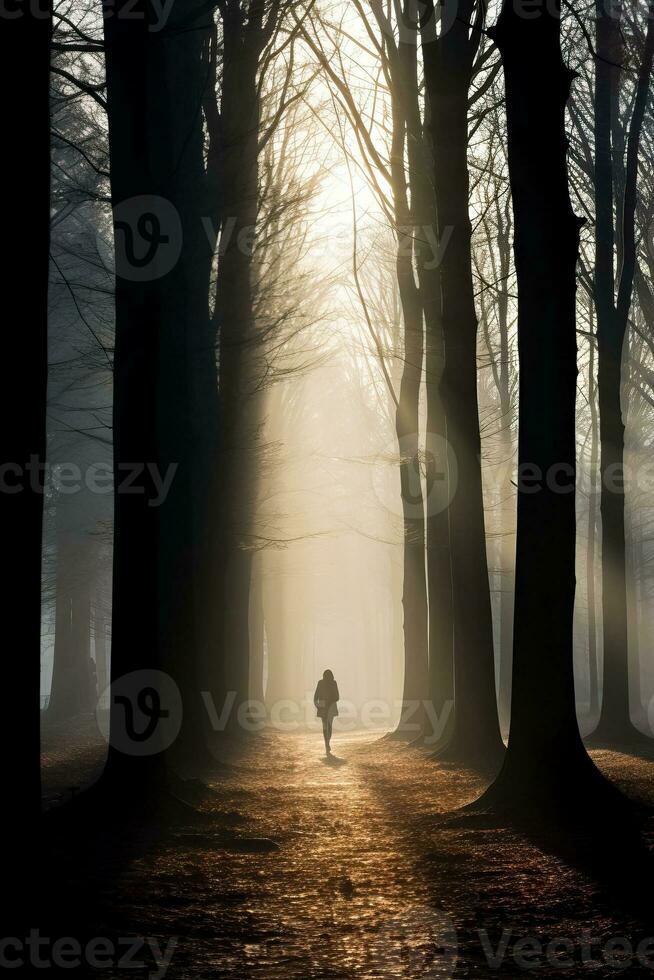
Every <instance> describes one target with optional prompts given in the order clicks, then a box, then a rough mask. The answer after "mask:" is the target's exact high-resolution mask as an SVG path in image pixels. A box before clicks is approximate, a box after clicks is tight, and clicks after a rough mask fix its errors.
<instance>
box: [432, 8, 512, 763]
mask: <svg viewBox="0 0 654 980" xmlns="http://www.w3.org/2000/svg"><path fill="white" fill-rule="evenodd" d="M427 6H428V10H427V17H428V20H429V13H430V11H431V14H432V16H433V5H431V4H428V5H427ZM447 7H448V4H447V3H446V4H445V6H444V8H443V11H444V17H445V18H446V19H447V20H448V23H449V22H450V21H451V23H449V29H447V30H443V31H441V33H440V35H439V36H438V37H437V38H436V37H430V36H428V33H429V29H427V30H426V31H425V32H423V55H424V65H425V83H426V89H427V95H428V98H429V106H430V123H429V125H430V130H431V136H432V144H433V151H434V189H435V195H436V213H437V220H438V233H439V239H440V240H441V242H443V241H445V240H446V239H445V236H446V235H449V236H450V237H449V239H448V240H447V247H446V248H445V249H444V250H443V255H442V262H441V268H440V279H441V316H442V330H443V338H444V353H445V364H444V368H443V371H442V374H441V381H440V395H441V399H442V403H443V406H444V410H445V417H446V419H447V438H448V441H449V443H450V446H451V449H452V451H453V453H454V456H455V458H456V464H457V485H456V489H454V488H452V501H451V504H450V509H449V529H450V547H451V567H452V595H453V621H454V697H455V704H454V726H453V730H452V733H451V738H450V740H449V741H448V743H447V745H446V747H445V748H444V750H443V751H444V753H445V754H446V755H447V757H449V758H452V759H456V760H457V761H460V762H465V763H472V764H477V763H481V764H490V765H493V764H495V763H497V762H498V761H499V760H500V759H501V757H502V754H503V752H504V744H503V742H502V738H501V735H500V728H499V722H498V716H497V702H496V695H495V690H496V686H495V663H494V648H493V624H492V615H491V599H490V584H489V578H488V561H487V555H486V535H485V527H484V506H483V495H482V482H481V440H480V434H479V413H478V402H477V314H476V310H475V301H474V287H473V280H472V262H471V235H472V226H471V223H470V218H469V214H468V208H469V192H470V184H469V175H468V159H467V153H468V96H469V90H470V82H471V74H472V65H473V58H474V51H475V50H476V43H477V41H476V37H475V39H474V40H473V41H472V42H471V40H470V38H469V27H468V24H469V23H470V21H471V20H472V17H473V12H474V3H472V2H470V0H466V3H464V5H463V7H461V5H460V4H459V5H458V6H457V11H456V13H457V16H456V17H453V18H448V17H447V9H446V8H447Z"/></svg>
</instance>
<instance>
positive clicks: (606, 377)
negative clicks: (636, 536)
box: [592, 0, 654, 746]
mask: <svg viewBox="0 0 654 980" xmlns="http://www.w3.org/2000/svg"><path fill="white" fill-rule="evenodd" d="M653 10H654V7H653V5H652V4H650V5H649V8H648V21H647V31H646V39H645V46H644V50H643V54H642V58H641V64H640V69H639V74H638V84H637V89H636V98H635V100H634V108H633V113H632V118H631V123H630V127H629V134H628V137H627V158H626V165H625V171H624V175H623V178H622V180H621V184H622V183H623V187H624V191H623V194H622V200H621V201H620V202H619V204H621V207H620V206H619V207H618V208H617V211H618V216H619V218H621V224H620V226H619V227H618V229H617V232H616V229H615V226H614V206H613V200H614V193H613V152H612V131H613V126H612V120H613V116H614V113H615V105H616V104H617V99H618V96H619V80H620V79H619V68H618V67H617V64H618V63H619V52H620V25H619V21H618V19H617V18H615V17H613V16H612V14H611V13H610V12H609V11H607V10H606V9H605V8H604V5H603V4H602V3H601V2H599V0H598V4H597V20H596V25H597V27H596V43H597V58H596V59H595V65H596V68H595V105H594V123H595V175H594V176H595V210H596V232H595V278H594V291H595V304H596V310H597V349H598V394H599V413H600V472H601V479H602V485H601V498H600V511H601V515H602V632H603V647H604V661H603V662H604V669H603V683H602V710H601V714H600V720H599V725H598V727H597V729H596V731H595V732H594V733H593V735H592V742H593V743H594V744H602V745H614V746H625V745H631V744H637V743H639V742H641V741H643V738H644V737H643V736H642V734H641V733H640V732H639V731H638V730H637V729H636V728H635V726H634V725H633V723H632V721H631V715H630V704H629V700H630V699H629V640H628V602H627V567H626V536H625V494H624V449H625V426H624V418H623V408H622V361H623V352H624V345H625V338H626V336H627V327H628V320H629V309H630V305H631V296H632V292H633V282H634V275H635V266H636V245H635V210H636V194H637V187H636V185H637V179H638V152H639V146H640V134H641V130H642V125H643V118H644V114H645V108H646V105H647V99H648V92H649V83H650V75H651V70H652V59H653V54H654V29H653ZM616 239H617V240H618V242H619V245H620V255H621V266H620V269H619V279H618V289H617V298H616V296H615V275H614V271H613V269H614V251H615V243H616Z"/></svg>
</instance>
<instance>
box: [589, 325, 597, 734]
mask: <svg viewBox="0 0 654 980" xmlns="http://www.w3.org/2000/svg"><path fill="white" fill-rule="evenodd" d="M595 343H596V341H595V338H594V337H591V339H590V353H589V358H588V402H589V404H590V426H591V431H590V464H589V465H590V481H589V491H588V492H589V500H588V544H587V546H586V583H587V589H586V591H587V596H588V683H589V706H588V713H589V715H590V716H591V717H593V718H594V717H595V716H596V715H597V713H598V711H599V705H600V701H599V661H598V658H597V598H596V591H597V590H596V567H595V566H596V558H595V551H596V538H597V464H598V461H599V441H598V420H597V394H596V393H597V383H596V378H595Z"/></svg>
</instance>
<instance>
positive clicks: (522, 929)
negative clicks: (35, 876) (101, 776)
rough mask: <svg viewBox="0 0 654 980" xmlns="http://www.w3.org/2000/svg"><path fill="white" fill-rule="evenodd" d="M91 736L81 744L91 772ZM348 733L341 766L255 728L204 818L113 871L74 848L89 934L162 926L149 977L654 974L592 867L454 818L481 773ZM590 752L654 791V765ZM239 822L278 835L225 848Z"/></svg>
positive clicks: (618, 775) (315, 747)
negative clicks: (261, 843) (227, 831)
mask: <svg viewBox="0 0 654 980" xmlns="http://www.w3.org/2000/svg"><path fill="white" fill-rule="evenodd" d="M87 735H88V733H87ZM89 738H91V736H88V737H85V738H83V739H81V740H80V744H79V748H78V750H77V752H76V753H72V755H73V756H76V761H74V759H69V762H70V764H71V765H72V767H73V771H74V776H75V781H76V784H79V783H80V782H84V773H85V766H88V763H89V759H90V758H91V756H92V754H93V752H92V746H90V744H89ZM49 740H50V743H51V744H50V745H49V746H46V749H45V759H46V764H45V777H46V778H45V783H46V787H48V786H50V788H52V787H53V786H56V787H57V788H58V789H60V790H65V788H66V785H72V783H71V780H70V779H68V780H67V779H66V778H64V774H65V772H66V770H65V767H64V769H63V770H62V765H63V764H64V763H63V761H62V760H63V755H64V754H65V753H63V747H62V745H63V743H62V742H61V740H60V742H59V743H57V737H56V734H55V735H53V736H51V737H50V739H49ZM91 741H93V739H92V738H91ZM333 748H334V751H335V752H336V754H337V758H335V759H334V760H333V761H332V762H331V763H328V762H327V760H326V759H325V758H324V754H323V751H322V744H321V737H320V735H319V734H318V733H306V732H304V733H296V734H286V735H273V734H265V735H260V736H257V737H254V738H252V740H251V743H249V744H248V745H247V748H246V749H241V750H240V752H239V753H238V754H234V755H232V756H231V757H230V758H229V759H228V760H226V762H227V764H226V766H225V767H224V768H223V769H222V770H221V771H220V773H219V775H217V776H216V777H215V779H214V780H213V781H212V783H211V785H212V787H213V789H214V790H215V793H213V794H210V796H209V797H208V798H207V799H206V800H205V802H204V803H203V804H202V809H203V810H204V811H205V812H206V822H203V823H194V822H191V823H189V825H188V826H182V825H178V826H175V827H174V828H173V829H171V830H169V831H167V832H166V833H164V834H163V835H162V836H161V837H160V838H159V839H158V840H156V841H155V842H153V843H151V844H150V845H149V846H148V847H147V848H146V849H145V851H144V852H143V853H140V854H138V856H136V857H135V858H133V859H131V860H130V861H129V862H128V863H126V864H125V866H124V867H123V868H122V870H120V872H119V873H116V874H113V875H110V878H108V877H107V871H106V869H105V871H104V872H103V873H99V872H97V870H96V871H94V870H93V869H92V868H90V867H89V868H87V867H85V866H84V862H81V863H79V862H76V866H75V867H74V869H73V870H72V871H71V876H72V877H73V878H74V879H75V888H76V889H77V890H78V891H80V893H81V894H83V895H85V896H86V900H87V902H88V904H89V910H91V909H92V911H89V918H88V921H87V922H86V923H85V925H84V931H85V933H88V931H89V930H91V932H93V933H94V934H95V935H98V936H113V937H133V936H141V937H151V938H152V937H156V943H151V942H150V941H149V940H147V941H146V944H145V946H144V950H143V952H142V954H141V956H140V957H137V959H141V960H142V961H143V962H144V963H145V964H146V969H145V971H141V972H140V973H138V974H137V975H147V969H149V970H150V971H151V972H150V974H149V975H150V976H164V975H165V976H166V977H168V978H170V980H186V978H209V977H212V978H221V980H222V978H224V980H227V978H229V980H246V978H252V980H282V978H284V980H337V978H343V980H345V978H348V980H350V978H352V980H354V978H362V980H363V978H366V980H373V978H391V977H397V978H406V980H409V978H412V980H418V978H425V980H427V978H428V980H431V978H434V980H446V978H451V977H454V978H458V977H462V978H463V977H495V976H500V977H524V976H525V975H529V974H531V976H535V977H539V978H540V977H547V978H550V977H579V976H584V977H585V976H588V977H609V976H615V975H616V974H620V975H622V976H634V977H642V976H648V975H652V974H653V973H654V965H653V964H654V940H651V941H650V943H649V945H646V944H647V940H648V939H649V938H650V937H651V936H654V928H648V927H647V926H646V925H645V924H644V921H643V920H642V919H641V920H640V921H639V920H638V919H637V918H636V917H630V916H629V915H627V914H621V913H620V912H619V911H616V909H615V908H614V907H613V906H612V903H611V900H610V898H607V896H606V895H604V894H603V893H602V891H601V889H600V887H599V886H598V885H597V884H595V883H594V882H593V881H592V880H591V879H590V878H589V877H588V876H587V875H586V874H584V873H582V872H581V871H579V870H577V869H576V868H574V867H571V866H570V865H569V864H567V863H566V862H565V861H563V860H562V859H561V858H558V857H556V856H553V854H552V853H545V852H544V851H543V850H542V849H541V848H540V847H539V846H537V845H536V844H535V843H534V842H533V841H531V840H530V839H528V838H527V837H525V836H523V835H522V834H520V833H518V832H517V831H515V830H512V829H508V828H505V827H498V826H496V825H494V824H493V822H492V821H491V822H490V823H488V824H487V825H485V824H484V821H483V820H482V821H474V822H472V823H468V822H466V821H453V822H452V823H451V825H448V824H447V821H444V820H443V815H444V814H448V813H451V811H453V810H455V809H456V808H458V807H460V806H462V805H463V804H465V803H467V802H469V801H471V800H474V799H475V798H476V797H477V796H478V794H479V792H480V791H481V790H482V789H483V788H484V785H485V784H484V781H483V780H482V779H481V778H480V776H479V775H478V774H475V773H472V772H467V771H462V770H457V769H452V768H447V767H445V766H442V765H439V764H437V763H436V762H434V761H432V760H430V759H429V758H428V756H427V755H426V754H424V753H423V752H421V751H419V750H416V749H413V748H407V747H406V746H403V745H401V744H398V743H395V742H392V741H389V740H380V735H379V734H378V733H371V732H365V733H349V734H347V735H346V734H339V735H336V734H335V737H334V742H333ZM62 753H63V754H62ZM593 755H594V757H595V759H596V761H597V762H598V763H599V765H600V766H601V767H602V768H603V769H604V770H605V771H606V772H607V773H608V774H609V775H610V776H611V778H613V779H615V780H616V781H617V782H619V783H620V784H621V785H622V786H623V787H625V788H627V789H628V790H629V791H630V792H631V793H632V794H633V795H636V796H638V797H640V798H645V799H649V800H652V797H653V793H654V762H652V761H646V760H642V759H638V758H634V757H631V756H625V755H618V754H616V753H609V752H600V753H593ZM96 763H97V755H96ZM48 773H50V776H48ZM226 820H227V822H231V824H232V825H233V829H234V830H235V831H236V833H237V834H243V835H244V834H247V835H248V836H250V837H251V836H256V837H262V838H271V839H273V840H274V841H275V842H277V844H278V845H279V847H278V849H277V850H274V851H271V852H269V853H244V852H242V851H240V850H234V849H232V848H231V847H230V846H229V845H227V846H225V837H224V833H223V831H224V824H225V821H226ZM75 928H76V924H75V923H72V922H71V923H70V929H69V931H68V933H67V934H68V935H76V932H75ZM639 945H640V954H638V947H639ZM153 948H154V949H155V950H156V949H159V950H160V951H161V955H162V956H164V955H165V953H164V951H167V955H168V956H169V957H170V962H169V964H168V966H167V967H166V965H165V964H163V965H161V966H159V967H157V966H156V964H155V960H156V958H157V955H156V954H155V956H154V958H153V955H152V949H153ZM647 956H649V963H648V961H647ZM101 972H102V975H103V976H105V977H107V978H117V977H122V976H124V975H125V969H122V968H120V967H118V966H116V967H115V968H112V967H109V968H108V969H107V968H104V969H102V971H101ZM134 972H135V971H132V975H134Z"/></svg>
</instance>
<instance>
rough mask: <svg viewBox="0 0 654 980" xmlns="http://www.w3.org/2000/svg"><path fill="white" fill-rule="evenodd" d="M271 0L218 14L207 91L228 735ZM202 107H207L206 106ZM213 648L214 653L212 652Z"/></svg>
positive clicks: (244, 523)
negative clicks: (217, 64)
mask: <svg viewBox="0 0 654 980" xmlns="http://www.w3.org/2000/svg"><path fill="white" fill-rule="evenodd" d="M279 8H280V3H279V0H273V3H271V4H270V5H269V6H268V7H266V5H265V4H264V3H263V2H261V0H256V2H254V3H252V4H250V7H249V9H248V13H247V20H246V19H245V18H244V14H243V10H242V8H241V4H240V3H239V2H237V0H229V2H228V3H227V4H225V5H224V7H223V9H222V19H223V44H224V55H223V68H222V78H221V91H220V110H219V111H218V110H217V108H216V106H215V97H214V94H213V92H211V93H209V96H208V99H207V100H206V102H205V105H206V110H205V114H206V118H207V123H208V127H209V132H210V137H211V144H212V153H211V156H212V158H213V167H214V170H215V172H216V173H217V174H218V175H219V184H220V186H219V188H218V191H217V193H216V194H215V200H216V210H217V212H218V224H219V226H220V229H221V231H220V250H219V251H220V254H219V267H218V280H217V288H216V302H215V308H214V318H213V321H214V331H215V336H216V342H217V345H218V349H219V364H220V378H219V408H218V417H219V432H218V444H217V449H218V454H219V459H220V461H221V482H220V491H219V499H220V502H221V513H220V517H219V525H218V527H217V547H218V549H219V551H220V553H221V556H222V557H221V558H220V559H219V561H218V563H217V565H216V567H215V568H214V575H215V586H216V590H217V592H218V594H219V595H220V596H221V603H220V604H221V605H222V607H223V609H224V615H223V617H222V620H221V621H220V622H218V621H216V623H215V627H214V629H215V632H216V633H217V635H218V640H217V643H216V645H215V646H214V648H213V650H211V651H210V653H211V662H210V663H209V664H208V665H207V675H208V677H209V685H210V687H211V690H212V691H213V693H214V697H215V698H216V700H220V701H221V702H224V701H225V698H227V697H229V698H230V699H233V709H232V711H231V713H230V716H229V728H230V729H231V730H232V731H233V732H237V731H238V728H237V724H236V721H237V712H238V707H239V705H240V704H241V703H243V702H244V701H247V700H248V697H249V673H250V671H249V658H250V637H249V607H250V582H251V565H252V554H251V552H250V551H249V550H247V548H246V541H247V532H248V530H249V524H250V522H251V519H252V507H253V505H254V500H255V499H256V492H255V491H256V480H257V466H256V459H255V455H256V449H253V444H254V443H255V442H256V439H255V438H254V439H253V438H252V433H253V432H254V431H255V430H256V423H257V420H256V406H255V402H256V399H255V398H252V393H253V389H254V388H255V387H256V385H255V384H253V380H252V379H253V358H254V353H255V349H256V343H255V340H256V338H255V320H254V301H255V284H254V282H253V249H254V236H255V232H256V227H257V217H258V205H259V200H258V195H259V187H258V178H259V168H258V162H259V161H258V156H259V149H258V144H259V139H260V112H261V106H260V92H259V79H258V72H259V63H260V59H261V55H262V52H263V50H264V48H265V45H266V43H267V41H268V40H269V38H270V36H271V32H272V31H273V29H274V26H275V25H276V23H277V18H278V17H279ZM209 100H212V102H211V104H210V103H209ZM216 647H217V649H216Z"/></svg>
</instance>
